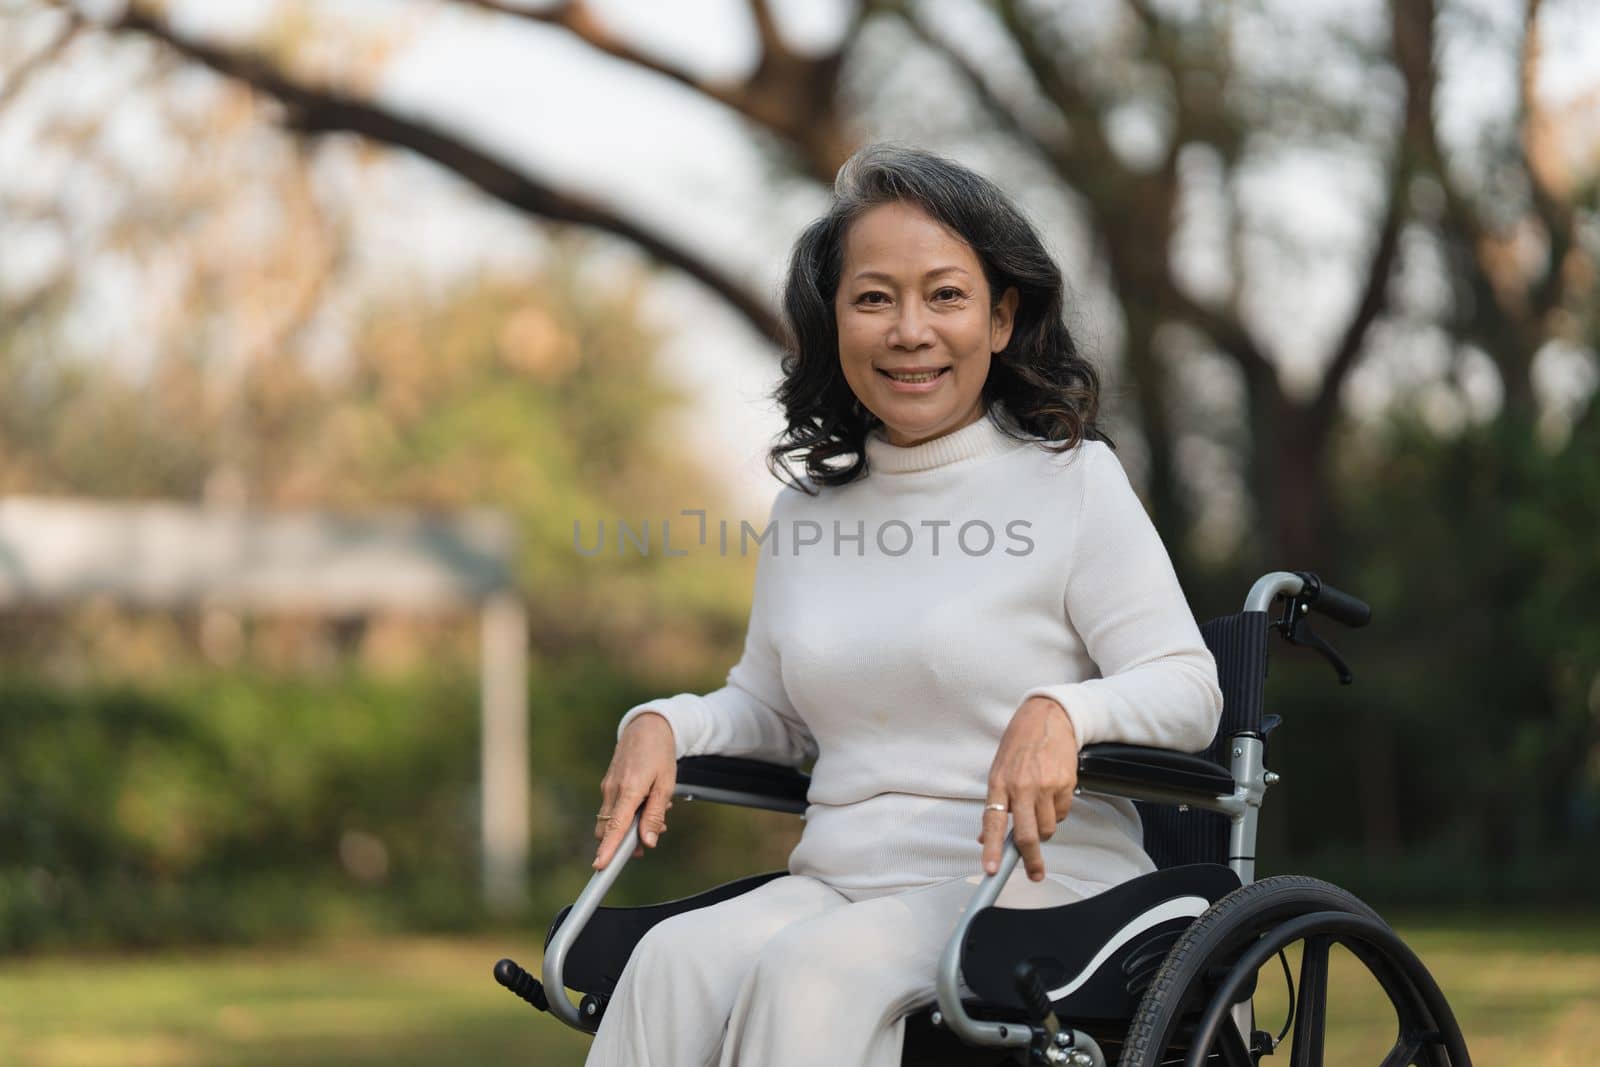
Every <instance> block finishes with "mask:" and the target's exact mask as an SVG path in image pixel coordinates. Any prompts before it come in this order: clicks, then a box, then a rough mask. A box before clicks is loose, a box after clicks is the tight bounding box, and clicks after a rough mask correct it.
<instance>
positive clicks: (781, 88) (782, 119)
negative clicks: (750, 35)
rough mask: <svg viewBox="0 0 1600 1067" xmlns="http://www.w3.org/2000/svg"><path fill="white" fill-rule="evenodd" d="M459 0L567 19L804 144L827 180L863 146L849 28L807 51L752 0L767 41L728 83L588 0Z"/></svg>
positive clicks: (556, 22) (619, 52)
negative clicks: (829, 46)
mask: <svg viewBox="0 0 1600 1067" xmlns="http://www.w3.org/2000/svg"><path fill="white" fill-rule="evenodd" d="M454 2H455V3H458V4H461V5H463V6H466V7H472V8H478V9H480V10H483V11H490V12H494V13H496V14H501V15H510V16H512V17H515V18H520V19H526V20H528V21H530V22H537V23H540V24H542V25H546V26H555V27H559V28H560V29H563V30H565V31H567V32H568V33H570V34H572V35H573V36H574V37H576V38H578V39H579V40H580V41H583V42H584V43H585V44H587V45H589V46H590V47H591V48H594V49H595V50H596V51H599V52H601V53H603V54H605V55H608V56H610V57H612V58H613V59H618V60H621V61H623V62H625V63H630V64H632V65H634V66H637V67H640V68H642V69H644V70H648V71H650V72H651V73H654V74H657V75H660V76H661V77H664V78H668V79H670V80H672V81H674V82H677V83H678V84H680V85H683V86H686V87H687V88H690V89H693V90H694V91H695V92H697V93H700V94H701V95H703V96H705V97H707V98H708V99H711V100H714V101H716V102H717V103H719V104H722V105H723V106H724V107H727V108H729V109H731V110H733V111H735V112H737V113H738V114H740V115H741V116H743V117H744V118H745V119H747V120H749V121H750V122H753V123H755V124H756V125H757V126H760V127H762V128H763V129H765V130H767V131H768V132H770V133H773V134H776V135H777V136H778V137H780V138H781V139H783V140H784V141H785V142H787V143H788V144H789V146H790V147H791V148H793V149H794V150H795V151H796V152H797V154H798V156H799V158H800V160H801V161H802V162H803V164H804V166H805V169H806V171H807V172H808V173H809V174H811V175H812V176H813V177H815V178H817V179H818V180H819V181H825V182H831V181H832V180H833V178H834V176H835V175H836V174H837V173H838V170H839V165H840V164H841V163H843V162H844V160H845V158H846V157H847V156H848V155H849V154H850V152H851V151H852V150H853V149H854V147H855V144H854V141H853V139H852V138H851V136H850V134H849V133H848V132H847V130H846V127H845V123H844V121H843V119H842V117H841V115H840V113H839V110H838V98H839V94H838V83H839V70H840V67H841V65H842V59H843V50H844V48H845V43H846V42H848V41H850V39H851V38H852V36H853V33H852V32H851V31H849V30H847V31H846V33H845V36H844V39H843V41H842V42H841V44H840V46H839V48H837V49H835V50H834V51H833V52H831V53H828V54H826V55H822V56H816V57H810V56H803V55H800V54H799V53H798V52H796V51H795V50H794V49H792V48H790V47H789V46H788V45H787V44H785V43H784V41H783V37H782V35H781V34H780V33H779V32H778V26H777V23H776V21H775V20H774V19H773V17H772V12H771V10H770V9H769V7H768V5H767V3H766V0H747V3H748V5H749V10H750V17H751V19H752V20H753V21H754V22H755V27H756V37H757V39H758V40H759V41H760V43H761V49H760V54H759V56H758V59H757V62H756V66H755V68H754V70H752V72H751V73H750V75H749V77H747V78H746V79H745V80H743V81H741V82H735V83H732V84H726V83H720V82H712V81H707V80H705V79H703V78H698V77H696V76H695V75H693V74H690V73H689V72H688V71H686V70H683V69H681V68H679V67H675V66H673V65H672V64H670V63H667V62H665V61H664V60H661V59H658V58H656V57H654V56H651V55H648V54H646V53H644V52H641V51H640V50H639V49H637V48H634V47H632V46H631V45H629V44H627V43H626V42H624V41H622V40H621V39H620V38H618V37H617V36H616V35H615V34H613V33H612V32H611V31H609V30H608V29H606V27H605V25H604V24H603V23H602V22H601V21H600V19H598V18H597V17H596V16H595V14H594V12H593V11H591V10H590V9H589V7H588V6H587V5H586V4H585V3H584V2H583V0H567V2H566V3H562V4H559V5H557V6H555V7H553V8H545V9H540V10H530V9H528V8H524V7H519V6H516V5H513V4H510V3H507V2H506V0H454ZM870 7H871V5H870V4H863V5H862V6H861V7H860V8H859V9H858V10H857V12H856V14H855V16H854V17H855V19H856V21H857V22H859V21H860V20H861V19H862V18H863V17H864V16H865V14H866V13H867V11H868V9H869V8H870Z"/></svg>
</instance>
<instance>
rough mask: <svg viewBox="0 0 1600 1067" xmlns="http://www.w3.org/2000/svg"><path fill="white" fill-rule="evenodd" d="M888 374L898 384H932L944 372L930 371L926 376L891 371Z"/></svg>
mask: <svg viewBox="0 0 1600 1067" xmlns="http://www.w3.org/2000/svg"><path fill="white" fill-rule="evenodd" d="M887 373H888V375H889V377H891V378H893V379H894V380H895V381H897V382H931V381H933V380H934V379H935V378H937V377H938V376H939V375H941V374H943V373H944V372H943V371H942V370H935V371H928V372H927V373H925V374H896V373H894V372H893V371H889V372H887Z"/></svg>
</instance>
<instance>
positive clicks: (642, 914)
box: [544, 871, 788, 997]
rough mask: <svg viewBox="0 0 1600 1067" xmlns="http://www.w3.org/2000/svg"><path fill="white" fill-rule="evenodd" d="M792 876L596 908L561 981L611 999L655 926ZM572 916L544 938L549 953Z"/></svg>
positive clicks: (778, 874)
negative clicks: (631, 905) (644, 903)
mask: <svg viewBox="0 0 1600 1067" xmlns="http://www.w3.org/2000/svg"><path fill="white" fill-rule="evenodd" d="M787 873H788V872H787V871H768V872H767V873H765V874H753V875H751V876H749V877H748V878H739V879H736V880H734V881H732V882H725V883H723V884H722V885H719V886H717V887H716V888H715V889H707V890H706V891H705V892H703V893H696V894H694V895H693V896H688V897H680V898H679V899H677V900H669V901H666V902H665V903H662V904H650V905H647V906H645V907H640V908H607V907H600V908H596V909H595V912H594V915H593V916H591V917H590V919H589V921H588V923H586V924H585V925H584V927H583V931H582V932H581V933H579V934H578V939H577V940H576V941H574V942H573V943H572V948H571V949H570V950H569V951H568V952H567V960H566V967H565V968H564V969H563V971H562V975H561V978H562V981H564V982H565V983H566V984H567V988H568V989H576V990H577V991H578V992H580V993H593V994H596V995H599V996H605V997H609V996H610V995H611V991H612V990H613V989H615V988H616V987H617V979H619V978H621V977H622V969H623V967H625V966H627V963H628V957H629V956H631V955H633V949H634V946H635V945H637V944H638V943H639V939H640V938H642V937H644V935H645V934H646V933H647V932H649V930H650V928H651V927H652V926H654V925H656V923H659V922H662V921H663V920H666V919H670V918H671V917H672V916H674V915H677V914H680V913H681V912H686V911H695V910H696V909H698V908H707V907H710V906H711V905H713V904H720V903H722V902H723V901H724V900H732V899H733V898H734V897H736V896H739V895H740V894H742V893H748V892H749V891H750V890H752V889H754V888H756V887H757V886H760V885H765V884H766V883H767V882H770V881H772V880H773V879H774V878H782V877H783V876H784V875H785V874H787ZM571 910H572V905H570V904H568V905H567V906H566V907H564V908H562V909H561V911H560V913H559V914H557V915H556V918H555V922H553V923H551V924H550V930H549V932H548V933H546V934H545V937H544V943H545V947H546V948H549V947H550V939H551V938H552V937H554V936H555V934H556V930H558V929H560V927H561V924H562V923H563V922H565V921H566V918H567V913H568V912H570V911H571ZM552 995H554V994H552Z"/></svg>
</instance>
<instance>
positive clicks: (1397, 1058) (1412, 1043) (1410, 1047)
mask: <svg viewBox="0 0 1600 1067" xmlns="http://www.w3.org/2000/svg"><path fill="white" fill-rule="evenodd" d="M1421 1051H1422V1041H1421V1040H1419V1039H1418V1038H1417V1037H1415V1036H1414V1035H1411V1034H1401V1035H1400V1040H1398V1041H1396V1042H1395V1043H1394V1048H1392V1049H1390V1050H1389V1054H1388V1055H1387V1056H1385V1057H1384V1058H1383V1063H1382V1064H1380V1065H1379V1067H1407V1065H1408V1064H1411V1063H1414V1062H1416V1058H1417V1053H1419V1052H1421Z"/></svg>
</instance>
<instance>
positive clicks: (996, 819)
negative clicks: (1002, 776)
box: [978, 796, 1008, 874]
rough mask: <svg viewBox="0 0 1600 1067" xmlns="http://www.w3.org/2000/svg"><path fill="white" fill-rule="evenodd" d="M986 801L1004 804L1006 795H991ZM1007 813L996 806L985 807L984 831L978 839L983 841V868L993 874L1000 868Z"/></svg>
mask: <svg viewBox="0 0 1600 1067" xmlns="http://www.w3.org/2000/svg"><path fill="white" fill-rule="evenodd" d="M986 803H989V804H1004V803H1005V797H1003V796H1002V797H999V798H998V799H997V798H994V797H991V798H990V799H989V800H988V801H987V802H986ZM1007 817H1008V816H1007V814H1006V813H1005V812H1003V811H997V810H995V809H994V808H984V809H983V833H982V834H981V835H979V837H978V840H979V841H982V842H983V869H984V870H985V871H987V872H988V873H989V874H993V873H994V872H995V871H998V870H999V869H1000V850H1001V848H1002V847H1003V846H1004V845H1005V839H1006V819H1007Z"/></svg>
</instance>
